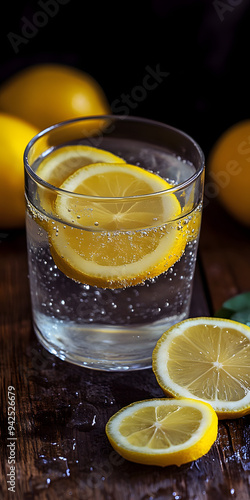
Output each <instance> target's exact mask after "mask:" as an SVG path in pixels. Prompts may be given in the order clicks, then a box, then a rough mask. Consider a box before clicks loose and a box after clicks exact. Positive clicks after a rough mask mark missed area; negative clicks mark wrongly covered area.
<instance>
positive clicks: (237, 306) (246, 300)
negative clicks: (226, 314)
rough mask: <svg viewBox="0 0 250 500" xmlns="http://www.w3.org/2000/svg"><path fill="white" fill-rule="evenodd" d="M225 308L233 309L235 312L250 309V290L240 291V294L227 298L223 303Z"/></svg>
mask: <svg viewBox="0 0 250 500" xmlns="http://www.w3.org/2000/svg"><path fill="white" fill-rule="evenodd" d="M223 308H225V309H231V310H232V311H235V312H238V311H243V310H244V309H250V292H245V293H240V294H239V295H235V297H232V298H231V299H228V300H226V302H224V304H223Z"/></svg>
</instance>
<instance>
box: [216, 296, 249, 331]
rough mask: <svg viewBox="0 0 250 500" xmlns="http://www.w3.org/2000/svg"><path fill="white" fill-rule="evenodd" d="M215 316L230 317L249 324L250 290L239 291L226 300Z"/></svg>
mask: <svg viewBox="0 0 250 500" xmlns="http://www.w3.org/2000/svg"><path fill="white" fill-rule="evenodd" d="M215 317H217V318H225V319H232V320H234V321H238V322H239V323H244V324H245V325H248V326H250V292H244V293H240V294H238V295H235V296H234V297H232V298H231V299H228V300H226V301H225V302H224V303H223V304H222V307H221V308H220V309H219V311H217V312H216V314H215Z"/></svg>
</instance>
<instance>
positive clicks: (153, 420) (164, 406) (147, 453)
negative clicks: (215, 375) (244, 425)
mask: <svg viewBox="0 0 250 500" xmlns="http://www.w3.org/2000/svg"><path fill="white" fill-rule="evenodd" d="M217 432H218V417H217V415H216V413H215V411H214V410H213V408H212V406H211V405H209V404H207V403H204V402H201V401H195V400H191V399H180V400H177V399H164V398H162V399H151V400H145V401H139V402H136V403H132V404H131V405H129V406H127V407H125V408H122V409H121V410H120V411H118V412H117V413H116V414H115V415H113V416H112V417H111V418H110V419H109V421H108V423H107V425H106V434H107V437H108V439H109V441H110V443H111V445H112V447H113V448H114V449H115V451H116V452H117V453H119V454H120V455H121V456H122V457H123V458H125V459H127V460H130V461H132V462H137V463H141V464H147V465H159V466H162V467H164V466H167V465H179V466H180V465H182V464H184V463H187V462H190V461H193V460H197V459H198V458H200V457H201V456H203V455H205V454H206V453H207V452H208V451H209V450H210V448H211V446H212V445H213V443H214V442H215V440H216V437H217Z"/></svg>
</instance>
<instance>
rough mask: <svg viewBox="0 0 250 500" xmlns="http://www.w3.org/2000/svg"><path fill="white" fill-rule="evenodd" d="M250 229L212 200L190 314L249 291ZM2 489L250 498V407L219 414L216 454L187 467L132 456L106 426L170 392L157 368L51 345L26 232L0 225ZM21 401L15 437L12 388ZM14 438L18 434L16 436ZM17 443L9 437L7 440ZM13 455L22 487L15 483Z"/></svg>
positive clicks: (120, 497) (87, 495)
mask: <svg viewBox="0 0 250 500" xmlns="http://www.w3.org/2000/svg"><path fill="white" fill-rule="evenodd" d="M249 257H250V229H249V230H248V229H246V228H243V227H241V226H240V225H238V224H237V223H235V222H234V221H232V220H231V219H230V218H229V216H227V215H226V214H225V213H224V212H223V211H222V210H221V209H220V207H219V206H217V203H216V202H215V201H214V200H210V201H207V203H206V206H205V209H204V215H203V221H202V231H201V239H200V247H199V257H198V262H197V268H196V275H195V283H194V291H193V300H192V307H191V311H190V316H200V315H213V314H214V313H215V311H216V310H218V309H219V308H220V307H221V305H222V303H223V301H224V300H226V299H227V298H229V297H232V296H234V295H236V294H237V293H240V292H243V291H248V290H250V258H249ZM0 371H1V378H0V386H1V410H0V423H1V472H0V475H1V476H0V477H1V481H0V498H1V499H9V498H15V499H18V500H19V499H20V500H32V499H35V500H45V499H46V500H52V499H53V500H54V499H57V498H58V499H62V500H64V499H69V498H70V499H74V500H78V499H79V500H80V499H81V500H82V499H83V500H165V499H167V500H168V499H169V500H217V499H218V500H226V499H227V500H228V499H232V500H236V499H237V500H246V499H249V498H250V416H246V417H244V418H240V419H237V420H224V421H220V422H219V432H218V437H217V440H216V442H215V444H214V445H213V447H212V448H211V450H210V451H209V453H208V454H207V455H206V456H204V457H202V458H201V459H199V460H197V461H196V462H192V463H189V464H186V465H183V466H181V467H176V466H171V467H167V468H160V467H150V466H143V465H139V464H133V463H130V462H128V461H125V460H124V459H122V458H121V457H120V456H119V455H117V454H116V453H115V452H114V451H113V450H112V448H111V446H110V445H109V442H108V440H107V438H106V436H105V432H104V427H105V424H106V422H107V420H108V418H109V417H110V416H111V415H112V414H113V413H115V412H116V411H117V410H118V409H120V408H121V407H123V406H125V405H127V404H129V403H131V402H133V401H137V400H142V399H146V398H152V397H159V396H163V393H162V391H161V389H160V388H159V387H158V385H157V383H156V380H155V377H154V375H153V373H152V371H151V369H148V370H143V371H138V372H132V373H112V374H110V373H104V372H97V371H91V370H88V369H83V368H80V367H77V366H74V365H71V364H68V363H66V362H63V361H61V360H59V359H57V358H55V357H54V356H53V355H50V354H48V353H47V352H46V351H45V350H44V349H43V348H42V347H41V346H40V345H39V343H38V341H37V340H36V337H35V335H34V332H33V329H32V322H31V309H30V296H29V287H28V270H27V255H26V242H25V232H24V231H13V232H7V231H3V230H2V232H0ZM10 386H12V387H13V388H14V389H13V390H12V392H14V394H15V403H16V411H15V417H16V423H15V429H16V430H15V436H13V439H12V440H10V439H8V437H9V434H8V418H7V409H8V402H7V401H8V387H10ZM14 438H15V439H14ZM8 445H9V446H8ZM10 457H12V458H13V460H14V462H15V471H14V472H15V478H14V479H15V493H14V491H13V492H11V491H9V492H8V487H10V485H11V483H7V481H8V480H10V479H11V476H8V474H10V473H13V470H14V469H12V470H11V469H10V465H11V464H9V463H8V459H10Z"/></svg>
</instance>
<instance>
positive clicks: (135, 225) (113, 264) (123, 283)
mask: <svg viewBox="0 0 250 500" xmlns="http://www.w3.org/2000/svg"><path fill="white" fill-rule="evenodd" d="M171 187H172V186H171V185H170V184H169V183H168V182H166V181H165V180H164V179H162V178H161V177H159V176H158V175H156V174H153V173H151V172H148V171H146V170H144V169H143V168H141V167H137V166H134V165H128V164H126V163H123V164H122V163H96V164H90V165H88V166H85V167H82V168H79V169H78V170H77V171H76V172H74V173H73V174H72V175H70V176H69V177H68V178H67V179H66V180H65V181H64V182H63V183H62V184H61V186H60V189H61V190H62V191H61V192H60V193H58V195H57V197H56V200H55V204H54V211H55V214H56V216H57V217H58V218H59V219H61V220H63V223H59V224H57V225H56V226H53V227H52V228H50V230H49V239H50V245H51V253H52V256H53V258H54V261H55V263H56V265H57V266H58V267H59V269H61V270H62V271H63V272H64V273H65V274H66V275H67V276H69V277H70V278H73V279H74V280H76V281H80V282H82V283H85V284H89V285H94V286H99V287H104V288H105V287H107V288H122V287H127V286H131V285H135V284H138V283H142V282H143V281H145V280H146V279H148V278H154V277H155V276H158V275H159V274H161V273H163V272H164V271H166V270H167V269H168V268H169V267H171V266H172V265H173V264H174V263H175V262H176V261H177V260H179V259H180V257H181V255H182V254H183V252H184V249H185V246H186V243H187V234H188V231H189V229H188V226H187V227H186V228H185V229H181V228H180V223H179V221H178V219H179V217H180V216H181V206H180V203H179V201H178V199H177V197H176V195H175V194H174V193H172V192H168V193H167V192H166V191H167V190H169V189H170V188H171ZM64 191H67V192H68V193H67V196H65V193H64ZM69 193H71V194H69ZM79 194H80V195H81V196H77V195H79ZM149 194H153V196H151V197H150V198H149V197H148V195H149ZM65 223H66V224H65ZM83 227H84V229H82V228H83Z"/></svg>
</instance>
